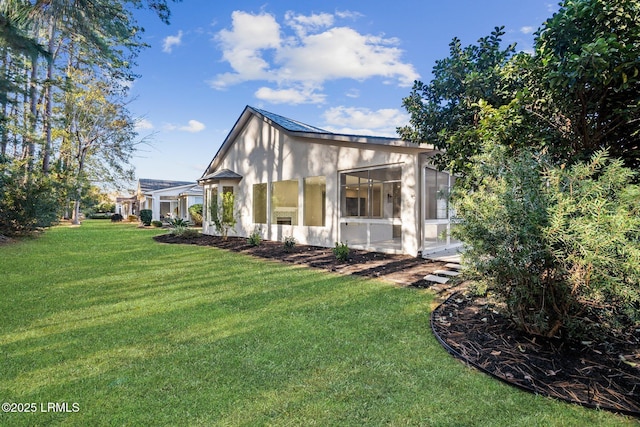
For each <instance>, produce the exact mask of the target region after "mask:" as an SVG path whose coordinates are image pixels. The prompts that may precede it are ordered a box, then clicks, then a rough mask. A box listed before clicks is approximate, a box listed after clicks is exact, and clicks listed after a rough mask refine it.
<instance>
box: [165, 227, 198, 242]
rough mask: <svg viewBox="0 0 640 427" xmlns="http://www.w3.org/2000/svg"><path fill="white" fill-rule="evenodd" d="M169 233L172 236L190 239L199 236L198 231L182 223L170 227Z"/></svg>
mask: <svg viewBox="0 0 640 427" xmlns="http://www.w3.org/2000/svg"><path fill="white" fill-rule="evenodd" d="M170 234H173V235H174V236H178V237H182V238H187V239H191V238H194V237H200V231H199V230H196V229H195V228H189V227H187V226H184V225H177V226H175V227H172V228H171V231H170Z"/></svg>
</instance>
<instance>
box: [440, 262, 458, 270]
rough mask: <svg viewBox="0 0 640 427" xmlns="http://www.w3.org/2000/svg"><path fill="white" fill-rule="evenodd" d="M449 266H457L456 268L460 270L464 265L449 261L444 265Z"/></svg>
mask: <svg viewBox="0 0 640 427" xmlns="http://www.w3.org/2000/svg"><path fill="white" fill-rule="evenodd" d="M444 266H445V267H447V268H455V269H456V270H460V269H461V268H462V266H461V265H460V264H453V263H447V264H445V265H444Z"/></svg>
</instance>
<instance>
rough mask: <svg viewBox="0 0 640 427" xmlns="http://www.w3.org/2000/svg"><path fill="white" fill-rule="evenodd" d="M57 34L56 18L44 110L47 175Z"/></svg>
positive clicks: (43, 164) (50, 45) (50, 37)
mask: <svg viewBox="0 0 640 427" xmlns="http://www.w3.org/2000/svg"><path fill="white" fill-rule="evenodd" d="M55 35H56V25H55V20H54V21H53V22H52V23H51V29H50V30H49V55H51V57H49V59H48V64H47V86H46V91H47V92H46V95H45V105H46V107H45V112H44V128H45V143H44V149H43V153H42V172H43V173H44V174H45V175H49V171H50V169H51V166H50V162H51V149H52V144H51V127H52V125H51V116H52V115H53V111H52V110H53V107H52V104H53V99H52V98H53V96H52V91H53V90H52V89H53V63H54V53H53V50H54V47H55Z"/></svg>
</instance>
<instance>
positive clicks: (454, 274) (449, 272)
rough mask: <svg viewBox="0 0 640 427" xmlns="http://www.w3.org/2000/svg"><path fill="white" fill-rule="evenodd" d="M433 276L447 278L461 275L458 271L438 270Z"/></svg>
mask: <svg viewBox="0 0 640 427" xmlns="http://www.w3.org/2000/svg"><path fill="white" fill-rule="evenodd" d="M433 274H444V275H445V276H451V277H455V276H459V275H460V273H458V272H457V271H451V270H436V271H434V272H433Z"/></svg>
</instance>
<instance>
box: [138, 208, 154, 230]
mask: <svg viewBox="0 0 640 427" xmlns="http://www.w3.org/2000/svg"><path fill="white" fill-rule="evenodd" d="M152 218H153V212H152V211H151V209H142V210H141V211H140V221H141V222H142V224H143V225H147V226H149V225H151V219H152Z"/></svg>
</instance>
